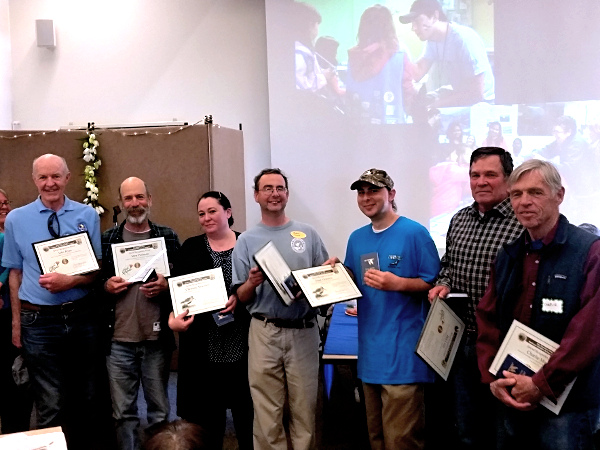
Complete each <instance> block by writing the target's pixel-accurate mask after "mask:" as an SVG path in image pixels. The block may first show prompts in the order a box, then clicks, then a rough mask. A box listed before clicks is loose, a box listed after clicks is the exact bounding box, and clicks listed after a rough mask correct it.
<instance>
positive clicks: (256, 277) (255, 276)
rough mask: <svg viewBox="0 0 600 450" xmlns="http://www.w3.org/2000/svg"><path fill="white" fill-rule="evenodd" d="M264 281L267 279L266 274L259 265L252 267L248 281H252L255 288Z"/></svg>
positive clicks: (251, 283)
mask: <svg viewBox="0 0 600 450" xmlns="http://www.w3.org/2000/svg"><path fill="white" fill-rule="evenodd" d="M263 281H265V276H264V275H263V273H262V272H261V270H260V269H259V268H258V267H253V268H252V269H250V272H248V280H247V282H248V283H250V285H251V286H252V288H253V289H254V288H257V287H258V286H260V284H261V283H262V282H263Z"/></svg>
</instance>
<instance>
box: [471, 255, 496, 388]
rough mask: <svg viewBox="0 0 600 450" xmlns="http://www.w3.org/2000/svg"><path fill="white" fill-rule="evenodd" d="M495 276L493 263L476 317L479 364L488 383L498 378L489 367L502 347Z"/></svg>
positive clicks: (483, 381) (485, 381)
mask: <svg viewBox="0 0 600 450" xmlns="http://www.w3.org/2000/svg"><path fill="white" fill-rule="evenodd" d="M495 278H496V276H495V270H494V266H493V265H492V270H491V273H490V283H489V284H488V287H487V289H486V290H485V294H484V295H483V297H482V298H481V300H480V301H479V305H477V311H476V312H475V318H476V319H477V343H476V349H477V365H478V366H479V372H480V373H481V382H482V383H488V384H489V383H491V382H493V381H495V380H496V377H495V376H494V375H492V374H491V373H490V371H489V368H490V366H491V365H492V361H493V360H494V357H495V356H496V353H498V349H499V348H500V329H499V328H498V326H497V322H496V290H495V289H494V286H495Z"/></svg>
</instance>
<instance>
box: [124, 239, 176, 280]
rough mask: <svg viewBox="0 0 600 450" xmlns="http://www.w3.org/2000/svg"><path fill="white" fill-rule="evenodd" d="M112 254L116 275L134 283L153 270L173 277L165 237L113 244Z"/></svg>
mask: <svg viewBox="0 0 600 450" xmlns="http://www.w3.org/2000/svg"><path fill="white" fill-rule="evenodd" d="M112 254H113V261H114V264H115V275H116V276H119V277H121V278H123V279H125V280H127V281H131V282H132V283H133V282H135V281H141V280H142V279H143V278H144V275H146V273H147V272H148V271H151V270H152V269H154V270H156V273H160V274H162V275H164V276H165V277H168V276H169V275H171V271H170V269H169V259H168V258H167V248H166V245H165V238H164V237H159V238H152V239H144V240H141V241H130V242H123V243H121V244H112Z"/></svg>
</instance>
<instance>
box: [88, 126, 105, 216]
mask: <svg viewBox="0 0 600 450" xmlns="http://www.w3.org/2000/svg"><path fill="white" fill-rule="evenodd" d="M93 130H94V128H93V126H92V127H91V128H90V129H88V131H87V135H88V137H87V138H84V139H83V160H84V161H85V162H86V163H87V165H86V166H85V169H84V171H83V176H84V180H85V188H86V189H87V196H86V197H85V198H84V199H83V203H85V204H86V205H90V206H91V207H92V208H94V209H95V210H96V212H97V213H98V215H102V214H103V213H104V208H103V207H102V205H101V204H100V202H99V200H98V185H97V180H96V174H97V173H98V169H99V168H100V166H101V165H102V161H101V160H100V158H98V150H97V149H98V147H100V142H98V139H96V135H95V134H94V133H93Z"/></svg>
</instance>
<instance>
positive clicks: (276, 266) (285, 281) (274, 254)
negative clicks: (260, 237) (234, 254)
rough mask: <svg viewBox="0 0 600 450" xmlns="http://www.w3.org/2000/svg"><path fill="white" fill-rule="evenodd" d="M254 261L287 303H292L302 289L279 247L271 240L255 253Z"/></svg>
mask: <svg viewBox="0 0 600 450" xmlns="http://www.w3.org/2000/svg"><path fill="white" fill-rule="evenodd" d="M254 261H255V262H256V264H257V265H258V267H260V269H261V270H262V271H263V273H264V274H265V277H266V278H267V281H268V282H269V283H270V284H271V286H272V287H273V289H274V290H275V292H277V294H278V295H279V297H280V298H281V300H283V302H284V303H285V304H286V305H291V304H292V302H293V301H294V299H295V298H296V294H297V293H298V292H299V291H300V289H299V286H298V285H297V283H296V280H295V278H294V276H293V275H292V270H291V269H290V266H288V265H287V263H286V262H285V260H284V259H283V256H281V253H279V250H277V247H275V245H274V244H273V242H271V241H269V242H268V243H267V244H266V245H265V246H264V247H262V248H261V249H260V250H258V251H257V252H256V253H255V254H254Z"/></svg>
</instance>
